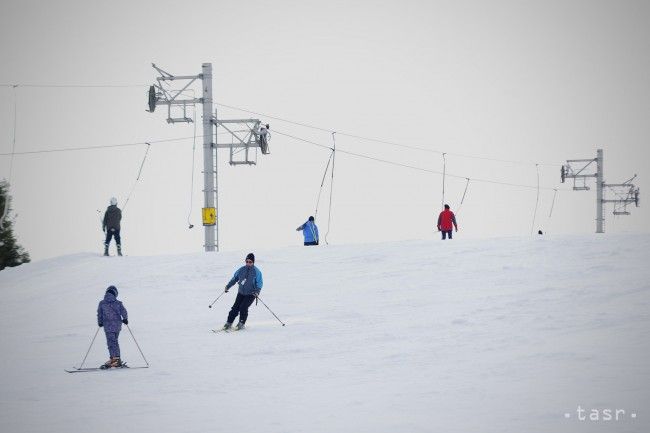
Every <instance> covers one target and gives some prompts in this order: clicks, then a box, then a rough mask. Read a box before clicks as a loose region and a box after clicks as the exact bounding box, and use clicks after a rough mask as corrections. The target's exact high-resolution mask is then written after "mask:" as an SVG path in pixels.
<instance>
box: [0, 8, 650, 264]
mask: <svg viewBox="0 0 650 433" xmlns="http://www.w3.org/2000/svg"><path fill="white" fill-rule="evenodd" d="M183 5H184V6H183V7H179V3H178V2H166V1H156V2H148V1H147V2H145V1H139V2H122V1H117V2H110V3H106V2H101V3H100V2H88V1H73V2H72V1H69V2H32V1H7V0H2V2H1V3H0V58H1V59H2V62H1V63H0V83H5V84H11V83H19V84H30V83H32V84H78V85H83V84H136V85H140V84H141V85H142V87H130V88H113V89H107V88H34V87H18V88H17V90H16V95H17V112H18V118H17V135H16V152H21V151H29V150H40V149H54V148H60V147H82V146H97V145H107V144H118V143H130V142H140V141H146V140H155V139H165V138H174V137H187V136H192V134H193V127H192V125H189V126H187V125H167V123H166V122H165V116H164V114H163V113H159V112H156V113H155V114H150V113H146V112H145V111H144V109H145V108H146V90H147V89H146V87H147V85H148V84H150V83H153V81H154V79H155V77H156V73H155V71H154V70H153V69H152V68H151V66H150V63H151V62H155V63H157V64H158V65H159V66H161V67H162V68H163V69H166V70H168V71H169V72H172V73H174V74H179V75H180V74H197V73H199V72H200V69H201V63H203V62H212V64H213V74H214V81H213V86H214V95H215V96H214V97H215V100H216V101H217V102H221V103H224V104H230V105H234V106H238V107H244V108H248V109H251V110H254V111H257V112H261V113H267V114H269V115H275V116H279V117H282V118H286V119H291V120H296V121H299V122H304V123H308V124H313V125H317V126H321V127H323V128H325V129H332V130H336V131H344V132H349V133H352V134H358V135H362V136H367V137H376V138H378V139H383V140H387V141H394V142H399V143H403V144H407V145H413V146H418V147H425V148H428V149H432V150H439V151H443V152H449V153H450V154H451V153H457V154H471V155H477V156H484V157H488V158H496V159H512V160H521V161H531V164H511V163H501V162H494V161H488V160H480V159H468V158H463V157H459V156H454V155H448V156H447V171H448V173H452V174H457V175H461V176H465V177H470V178H485V179H493V180H496V181H502V182H510V183H516V184H525V185H535V184H536V179H537V177H536V172H535V165H534V163H535V162H539V163H545V164H556V165H542V166H540V179H541V184H542V186H544V187H556V186H559V165H560V164H562V163H563V162H564V161H565V160H566V159H568V158H590V157H594V156H595V154H596V149H597V148H603V149H604V150H605V180H606V181H608V182H621V181H624V180H627V179H628V178H629V177H631V176H632V175H633V174H635V173H638V174H639V177H638V178H637V182H636V183H637V185H638V186H640V188H641V194H642V206H643V203H644V202H643V197H644V194H645V193H647V191H650V189H649V187H650V184H649V182H648V168H649V165H650V164H649V162H648V161H649V158H648V157H649V152H648V150H647V143H648V137H649V136H650V123H649V122H648V119H649V115H650V79H649V75H648V70H649V67H650V28H649V26H648V22H650V3H648V2H646V1H551V2H548V1H544V2H542V1H538V2H532V1H499V2H484V1H475V2H430V1H426V2H425V1H418V2H414V1H411V2H404V1H400V2H397V1H394V2H377V1H372V2H371V1H367V2H365V1H364V2H359V1H357V2H343V1H329V2H322V1H319V2H316V1H293V2H289V1H277V2H272V3H269V2H252V1H239V2H225V1H209V2H208V1H206V2H196V1H195V2H192V1H188V2H184V3H183ZM13 103H14V91H13V89H12V88H10V87H0V133H1V135H0V152H2V153H6V152H10V150H11V143H12V127H13ZM219 116H220V117H224V118H247V117H250V115H249V114H247V113H242V112H236V111H233V110H227V109H222V110H220V112H219ZM261 120H263V121H268V122H269V123H270V124H271V131H272V132H273V131H276V130H277V131H282V132H286V133H289V134H292V135H296V136H300V137H303V138H305V139H309V140H313V141H316V142H318V143H322V144H326V145H329V144H331V136H330V134H329V133H327V132H319V131H314V130H309V129H305V128H301V127H297V126H294V125H289V124H284V123H282V122H278V121H273V120H271V119H265V118H264V117H261ZM199 131H200V127H199ZM199 134H200V132H199ZM200 142H201V140H200V139H198V140H197V143H198V144H199V145H198V146H197V153H196V164H197V165H196V169H197V173H196V176H195V184H194V209H193V210H192V216H191V221H192V223H193V224H195V225H196V227H195V228H194V229H192V230H188V228H187V214H188V212H189V210H190V208H189V205H190V173H191V168H192V140H186V141H180V142H171V143H161V144H155V145H153V146H152V149H151V150H150V153H149V157H148V160H147V162H146V164H145V167H144V170H143V176H142V179H141V182H140V183H139V184H138V185H137V186H136V187H135V190H134V193H133V195H132V197H131V201H130V202H129V205H128V207H127V209H126V211H125V216H124V224H123V226H124V227H123V237H124V248H125V251H126V252H127V253H128V254H154V253H172V252H189V251H200V250H201V249H202V243H203V242H202V241H203V229H202V228H201V227H200V208H201V205H202V194H201V187H202V185H201V184H202V177H201V176H200V169H201V163H202V155H201V147H200ZM337 146H339V147H340V148H341V149H345V150H349V151H352V152H358V153H364V154H368V155H372V156H375V157H377V158H382V159H389V160H392V161H395V162H400V163H404V164H409V165H415V166H418V167H422V168H427V169H431V170H442V157H441V155H440V154H437V153H431V152H422V151H417V150H409V149H404V148H399V147H392V146H388V145H384V144H379V143H376V142H367V141H360V140H356V139H352V138H349V137H342V136H339V137H338V138H337ZM144 152H145V146H144V145H141V146H137V147H126V148H109V149H102V150H93V151H79V152H66V153H49V154H38V155H18V156H16V157H15V158H14V162H13V164H14V165H13V176H12V194H13V197H14V203H13V205H14V206H13V207H14V210H15V212H16V213H17V214H18V219H17V223H16V232H17V235H18V237H19V241H20V243H21V244H22V245H24V246H25V247H26V248H27V249H28V250H29V251H30V253H31V254H32V256H33V257H34V258H36V259H39V258H44V257H49V256H55V255H61V254H68V253H74V252H79V251H100V249H101V236H102V233H101V229H100V223H99V214H98V212H97V210H100V211H101V212H102V213H103V211H104V209H105V208H106V206H107V205H108V200H109V198H110V197H111V196H113V195H114V196H116V197H117V198H118V199H119V200H120V204H123V203H124V200H125V199H126V196H127V195H128V193H129V191H130V190H131V187H132V186H133V182H134V180H135V177H136V174H137V171H138V168H139V166H140V163H141V161H142V157H143V155H144ZM271 152H272V154H271V155H268V156H263V157H262V156H261V155H260V157H259V159H258V165H257V166H256V167H230V166H228V165H227V164H226V163H225V161H224V160H225V159H226V158H227V154H226V153H225V152H223V153H221V154H220V160H221V164H220V167H219V170H220V171H219V182H220V187H221V191H220V197H219V200H220V210H219V215H220V217H221V224H222V225H221V229H222V231H221V243H222V248H224V249H235V248H237V249H239V248H241V249H251V250H253V249H255V248H259V247H268V246H282V245H296V244H300V243H301V241H302V240H301V238H300V236H299V234H298V233H296V232H295V231H294V230H295V227H296V226H298V225H299V224H301V223H302V222H304V220H305V219H306V218H307V216H309V215H311V214H313V212H314V206H315V202H316V197H317V194H318V189H319V185H320V181H321V178H322V175H323V169H324V167H325V164H326V162H327V158H328V153H327V151H326V150H323V149H320V148H317V147H315V146H312V145H309V144H306V143H301V142H297V141H294V140H290V139H288V138H286V137H282V136H280V135H279V134H275V135H274V137H273V140H272V142H271ZM9 160H10V158H9V157H7V156H0V177H7V176H8V171H9ZM592 186H593V182H592ZM464 187H465V181H464V180H463V179H449V178H448V181H447V186H446V201H447V202H449V203H450V204H451V206H452V209H455V208H458V206H459V203H460V199H461V196H462V193H463V189H464ZM561 187H562V188H564V189H568V188H569V187H570V185H569V184H565V185H562V186H561ZM327 194H328V190H327V189H326V190H325V191H323V198H322V199H321V206H320V208H319V215H318V220H317V223H318V224H319V226H320V229H321V231H322V233H324V232H325V231H326V228H327V227H326V226H327V224H326V222H327V221H326V220H327V218H326V215H327V198H328V197H327ZM535 197H536V192H535V190H533V189H525V188H519V187H507V186H499V185H493V184H484V183H475V182H471V183H470V186H469V189H468V192H467V197H466V200H465V203H464V204H463V206H462V209H461V210H460V212H459V215H458V220H459V225H460V229H461V232H460V233H459V236H466V237H478V236H493V235H527V234H528V233H529V232H530V227H531V221H532V216H533V209H534V207H535ZM552 197H553V191H548V190H544V191H542V193H541V195H540V202H539V209H538V214H537V224H536V228H542V229H543V230H545V231H547V232H549V233H591V232H593V231H594V227H595V224H594V218H595V191H594V189H592V191H589V192H560V193H558V197H557V201H556V203H555V208H554V212H553V217H552V218H551V219H549V218H548V214H549V209H550V206H551V199H552ZM440 200H441V177H440V176H439V175H435V174H429V173H423V172H418V171H414V170H409V169H405V168H399V167H395V166H391V165H386V164H382V163H379V162H375V161H369V160H363V159H358V158H355V157H353V156H350V155H344V154H338V156H337V159H336V173H335V185H334V205H333V209H332V215H333V220H332V229H331V232H330V235H329V240H330V242H334V243H349V242H366V241H379V240H394V239H411V238H433V236H434V233H433V227H434V220H435V218H436V216H437V213H438V211H439V208H440ZM645 209H646V208H645V207H640V208H638V209H632V215H631V216H628V217H618V218H614V217H613V215H612V214H611V210H612V209H611V207H608V208H607V212H606V230H607V232H608V233H620V232H628V231H631V232H639V231H643V232H647V231H648V230H650V223H649V222H648V221H649V219H648V217H647V210H645ZM435 236H436V237H437V233H436V234H435Z"/></svg>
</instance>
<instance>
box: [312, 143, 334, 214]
mask: <svg viewBox="0 0 650 433" xmlns="http://www.w3.org/2000/svg"><path fill="white" fill-rule="evenodd" d="M332 156H334V151H332V152H331V153H330V156H329V158H327V164H326V165H325V171H324V172H323V179H322V180H321V182H320V188H319V190H318V198H317V199H316V209H315V210H314V219H316V218H317V217H318V205H319V203H320V195H321V193H322V192H323V185H325V177H326V176H327V171H328V170H329V168H330V162H332Z"/></svg>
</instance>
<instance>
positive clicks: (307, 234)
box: [296, 216, 318, 246]
mask: <svg viewBox="0 0 650 433" xmlns="http://www.w3.org/2000/svg"><path fill="white" fill-rule="evenodd" d="M300 230H302V235H303V236H304V238H305V242H304V245H305V246H309V245H318V227H316V223H315V222H314V217H313V216H310V217H309V219H308V220H307V222H306V223H304V224H303V225H301V226H300V227H298V228H297V229H296V231H297V232H299V231H300Z"/></svg>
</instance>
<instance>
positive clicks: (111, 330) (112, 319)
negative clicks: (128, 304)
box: [97, 286, 129, 368]
mask: <svg viewBox="0 0 650 433" xmlns="http://www.w3.org/2000/svg"><path fill="white" fill-rule="evenodd" d="M122 323H124V324H125V325H128V324H129V319H128V313H127V312H126V308H124V305H123V304H122V302H120V301H118V300H117V287H115V286H109V287H108V288H107V289H106V293H105V294H104V299H103V300H102V301H100V302H99V306H98V307H97V325H98V326H99V327H104V332H105V333H106V344H107V345H108V353H109V355H110V357H111V358H110V359H109V360H108V361H106V363H105V364H104V365H103V366H102V368H111V367H121V366H122V361H121V360H120V345H119V343H118V337H119V335H120V331H121V330H122Z"/></svg>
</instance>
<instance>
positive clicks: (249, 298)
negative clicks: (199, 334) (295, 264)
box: [223, 253, 263, 330]
mask: <svg viewBox="0 0 650 433" xmlns="http://www.w3.org/2000/svg"><path fill="white" fill-rule="evenodd" d="M235 283H237V284H238V285H239V289H238V290H237V298H236V299H235V303H234V304H233V305H232V308H231V309H230V313H228V319H227V320H226V323H225V324H224V325H223V329H224V330H227V329H230V328H231V327H232V323H233V322H234V320H235V318H236V317H237V315H239V323H237V326H236V328H237V329H238V330H239V329H243V328H244V325H245V324H246V319H247V318H248V307H250V306H251V304H252V303H253V301H255V299H256V298H257V295H259V294H260V290H262V285H263V281H262V272H261V271H260V270H259V269H258V268H257V267H256V266H255V255H254V254H253V253H249V254H248V255H247V256H246V265H245V266H242V267H241V268H239V269H237V272H235V275H234V276H233V277H232V278H231V279H230V281H229V282H228V284H226V288H225V292H226V293H228V290H230V288H231V287H232V286H234V285H235Z"/></svg>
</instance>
